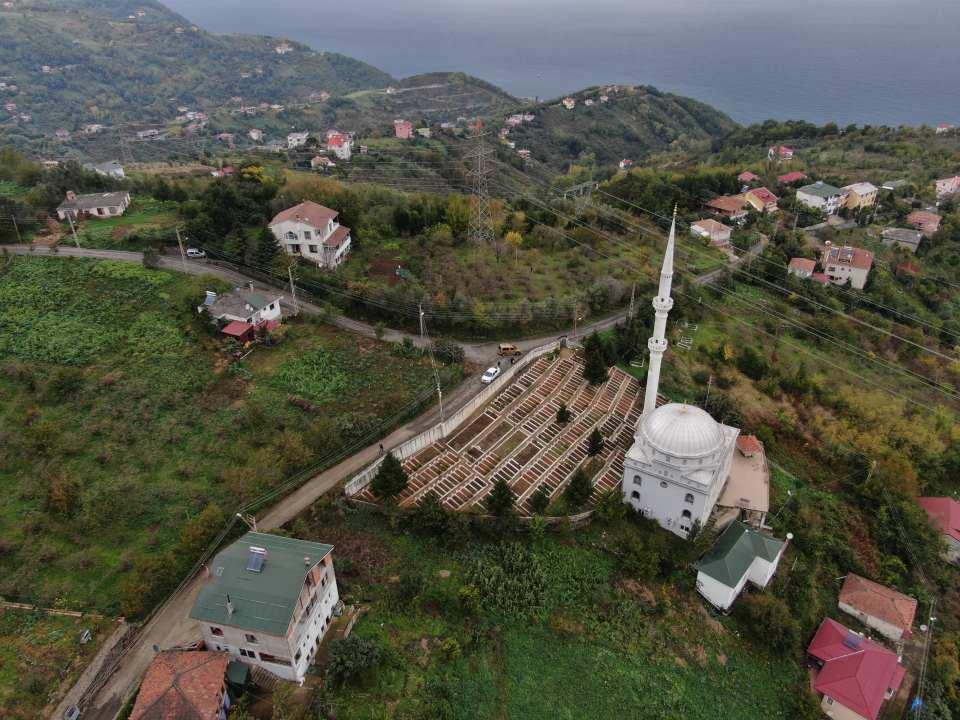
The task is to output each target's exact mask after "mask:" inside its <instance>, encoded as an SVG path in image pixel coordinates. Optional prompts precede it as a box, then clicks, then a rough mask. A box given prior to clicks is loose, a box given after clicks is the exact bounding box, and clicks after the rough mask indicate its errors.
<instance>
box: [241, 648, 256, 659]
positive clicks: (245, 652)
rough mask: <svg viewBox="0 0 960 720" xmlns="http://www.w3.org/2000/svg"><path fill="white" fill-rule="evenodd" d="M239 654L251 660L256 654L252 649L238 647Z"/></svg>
mask: <svg viewBox="0 0 960 720" xmlns="http://www.w3.org/2000/svg"><path fill="white" fill-rule="evenodd" d="M240 655H241V656H242V657H245V658H251V659H253V660H256V659H257V654H256V653H255V652H254V651H253V650H247V649H246V648H240Z"/></svg>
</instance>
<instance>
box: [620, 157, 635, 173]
mask: <svg viewBox="0 0 960 720" xmlns="http://www.w3.org/2000/svg"><path fill="white" fill-rule="evenodd" d="M631 167H633V160H630V159H628V158H624V159H623V160H621V161H620V169H621V170H626V169H628V168H631Z"/></svg>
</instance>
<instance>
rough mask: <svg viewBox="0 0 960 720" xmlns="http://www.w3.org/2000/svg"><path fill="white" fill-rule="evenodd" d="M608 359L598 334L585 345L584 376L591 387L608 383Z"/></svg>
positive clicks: (589, 338) (594, 334)
mask: <svg viewBox="0 0 960 720" xmlns="http://www.w3.org/2000/svg"><path fill="white" fill-rule="evenodd" d="M607 367H608V366H607V359H606V353H605V352H604V348H603V344H602V342H601V340H600V338H599V336H598V335H597V334H596V333H593V334H591V335H589V336H588V337H587V339H586V341H585V342H584V343H583V376H584V377H585V378H586V379H587V382H589V383H590V384H591V385H600V384H601V383H604V382H606V381H607Z"/></svg>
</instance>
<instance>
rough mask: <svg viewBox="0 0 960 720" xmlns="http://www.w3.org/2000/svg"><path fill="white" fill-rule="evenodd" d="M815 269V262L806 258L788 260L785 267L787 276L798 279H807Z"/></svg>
mask: <svg viewBox="0 0 960 720" xmlns="http://www.w3.org/2000/svg"><path fill="white" fill-rule="evenodd" d="M816 269H817V261H816V260H808V259H807V258H798V257H796V258H790V262H789V264H788V265H787V275H796V276H797V277H798V278H803V279H805V280H806V279H808V278H809V277H810V276H811V275H813V273H814V271H815V270H816Z"/></svg>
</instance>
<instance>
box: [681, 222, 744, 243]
mask: <svg viewBox="0 0 960 720" xmlns="http://www.w3.org/2000/svg"><path fill="white" fill-rule="evenodd" d="M732 232H733V229H732V228H730V227H728V226H726V225H724V224H723V223H722V222H717V221H716V220H714V219H713V218H705V219H703V220H697V221H696V222H694V223H690V234H691V235H696V236H697V237H702V238H707V239H708V240H710V242H712V243H713V244H714V245H716V246H718V247H727V246H728V245H729V244H730V234H731V233H732Z"/></svg>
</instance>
